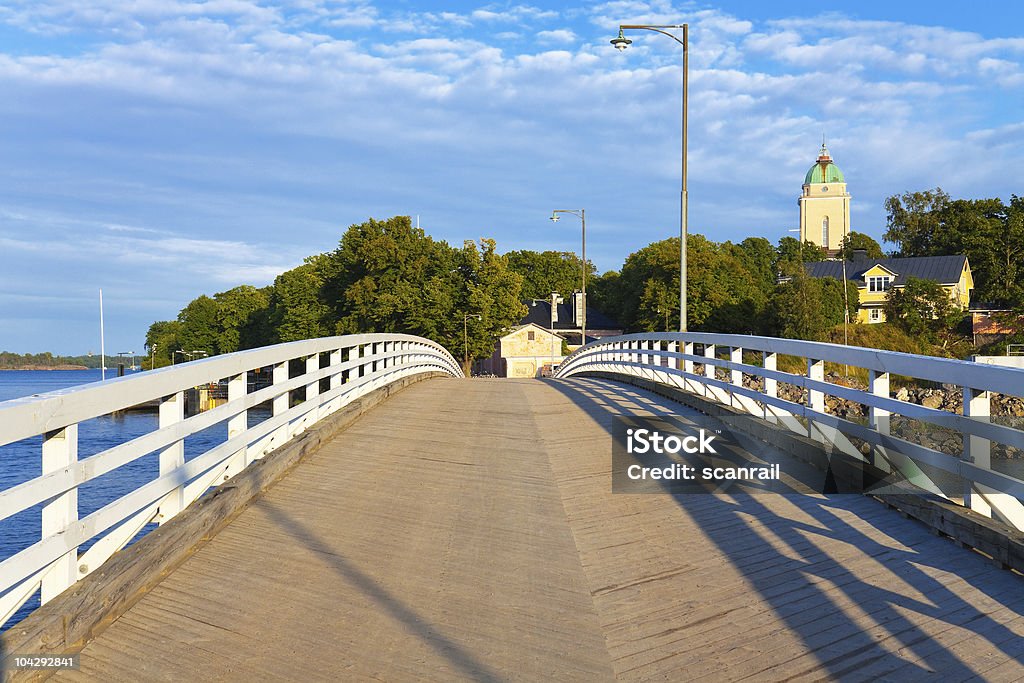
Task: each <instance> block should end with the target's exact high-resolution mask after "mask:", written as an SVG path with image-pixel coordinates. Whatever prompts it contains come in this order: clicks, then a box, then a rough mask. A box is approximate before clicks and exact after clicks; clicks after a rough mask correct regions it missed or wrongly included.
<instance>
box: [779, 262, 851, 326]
mask: <svg viewBox="0 0 1024 683" xmlns="http://www.w3.org/2000/svg"><path fill="white" fill-rule="evenodd" d="M846 289H847V297H848V298H849V304H850V309H849V310H850V320H851V321H853V320H856V318H855V317H854V316H855V314H856V311H857V306H858V303H859V295H858V294H857V286H856V285H855V284H854V283H852V282H847V283H846ZM843 303H844V297H843V283H842V282H840V281H839V280H836V279H833V278H812V277H808V276H807V275H805V274H803V273H798V274H796V275H795V276H793V277H792V278H790V280H789V281H787V282H784V283H782V284H780V285H778V287H776V289H775V293H774V295H773V296H772V299H771V305H770V311H771V314H770V318H771V324H770V325H769V332H770V333H771V334H774V335H776V336H779V337H786V338H789V339H807V340H810V341H825V340H826V339H827V337H828V333H829V331H830V330H831V329H833V328H834V327H835V326H836V325H840V324H842V323H843Z"/></svg>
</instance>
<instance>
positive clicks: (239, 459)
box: [223, 372, 251, 481]
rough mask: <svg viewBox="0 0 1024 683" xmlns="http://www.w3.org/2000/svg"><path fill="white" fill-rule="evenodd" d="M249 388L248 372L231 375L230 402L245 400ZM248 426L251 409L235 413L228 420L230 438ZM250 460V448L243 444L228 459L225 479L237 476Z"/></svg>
mask: <svg viewBox="0 0 1024 683" xmlns="http://www.w3.org/2000/svg"><path fill="white" fill-rule="evenodd" d="M248 390H249V386H248V376H247V373H244V372H243V373H241V374H239V375H235V376H234V377H231V378H230V379H228V403H234V402H236V401H241V400H243V399H244V398H245V395H246V393H247V392H248ZM248 428H249V411H247V410H243V411H242V412H240V413H239V414H238V415H235V416H234V417H233V418H231V419H230V420H228V438H229V439H233V438H235V437H236V436H239V435H241V434H242V433H243V432H245V431H246V430H247V429H248ZM250 462H251V458H250V457H249V449H248V448H246V447H245V446H243V447H242V448H240V449H239V450H238V451H237V452H236V453H235V454H234V455H233V456H231V459H230V460H229V461H228V466H227V468H226V469H225V471H224V474H223V480H224V481H227V480H228V479H230V478H231V477H233V476H235V475H236V474H238V473H239V472H241V471H242V470H244V469H245V468H246V467H247V466H248V465H249V463H250Z"/></svg>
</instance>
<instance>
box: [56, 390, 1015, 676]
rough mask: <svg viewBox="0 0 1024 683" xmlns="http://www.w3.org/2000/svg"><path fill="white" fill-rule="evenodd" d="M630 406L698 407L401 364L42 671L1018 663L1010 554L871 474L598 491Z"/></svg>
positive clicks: (277, 672) (797, 669) (446, 671)
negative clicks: (826, 490) (331, 431)
mask: <svg viewBox="0 0 1024 683" xmlns="http://www.w3.org/2000/svg"><path fill="white" fill-rule="evenodd" d="M625 413H629V414H637V413H641V414H666V413H675V414H681V415H684V416H685V415H687V414H689V413H687V409H686V408H684V407H682V406H680V405H679V404H676V403H673V402H671V401H669V400H668V399H666V398H663V397H660V396H656V395H654V394H651V393H650V392H647V391H644V390H642V389H638V388H635V387H626V386H622V385H615V384H611V383H608V382H603V381H597V380H588V379H574V380H570V381H565V382H542V381H535V380H495V381H480V380H472V381H461V382H457V381H448V382H429V383H424V384H421V385H418V386H417V387H413V388H411V389H409V390H407V391H406V392H403V393H402V394H399V395H398V396H396V397H395V398H394V399H392V400H391V401H389V402H388V403H386V404H384V405H382V406H380V407H379V408H378V409H376V410H374V411H373V412H371V413H368V414H367V415H365V416H364V417H363V418H362V419H360V420H359V421H358V422H356V423H354V424H352V425H351V426H350V427H349V428H348V429H347V430H346V431H345V432H343V433H342V434H341V435H340V436H339V437H338V438H337V439H335V440H334V441H332V442H331V443H330V444H328V445H326V446H325V447H324V448H322V449H321V450H320V452H319V453H317V454H316V455H315V456H313V457H311V458H308V459H306V460H305V461H304V462H303V463H301V464H300V465H298V466H297V467H295V468H294V469H293V470H292V471H291V473H290V474H289V476H287V477H284V478H282V479H280V480H279V481H278V482H277V483H276V484H275V485H274V487H273V488H271V489H269V490H267V491H265V492H264V493H263V495H262V496H261V497H260V498H259V499H257V500H256V501H255V502H254V503H253V504H252V505H250V506H249V507H248V508H246V509H245V510H244V511H243V512H242V513H241V514H240V515H238V516H237V517H236V519H235V520H234V522H232V523H231V524H230V525H228V526H227V527H226V528H224V529H223V530H222V531H221V532H220V533H219V534H218V535H217V536H216V537H214V538H213V539H212V540H211V541H209V542H208V543H206V544H204V545H203V546H202V547H201V548H199V549H198V551H197V552H195V553H194V555H193V556H192V557H190V558H189V559H188V560H187V561H185V562H183V563H182V564H181V565H180V566H179V567H178V569H177V570H176V571H175V572H174V573H173V574H171V575H170V576H169V577H168V578H167V579H166V580H165V581H164V582H163V583H161V584H160V585H159V586H157V587H156V588H155V589H154V590H152V591H151V592H150V593H149V594H148V595H146V596H145V597H143V598H142V600H140V601H139V602H138V603H137V604H136V605H135V607H133V608H132V609H131V610H129V611H128V612H126V613H125V614H124V615H123V616H122V617H121V618H120V619H119V620H118V621H117V622H116V623H114V624H113V626H111V627H110V628H109V629H108V630H107V631H106V632H105V633H103V634H102V635H101V636H100V637H99V638H98V639H96V640H95V641H93V642H92V643H90V644H89V645H88V646H87V647H86V648H85V650H84V651H83V656H84V661H83V670H82V671H81V672H78V673H77V674H72V673H71V672H67V673H64V672H61V673H60V674H59V675H58V678H67V679H73V680H102V679H108V680H109V679H117V678H125V677H126V676H128V675H130V672H131V671H132V668H131V667H132V662H133V661H137V659H138V658H139V657H143V656H144V655H145V653H146V652H153V653H154V657H153V660H154V662H153V664H152V666H151V668H150V669H148V670H147V673H152V674H153V676H154V677H156V676H161V677H166V678H168V679H178V680H180V679H184V678H189V677H190V675H191V676H194V675H195V674H196V672H198V671H203V670H204V669H202V668H201V667H209V669H208V670H209V671H210V672H214V674H215V677H220V678H223V679H224V680H242V679H246V680H251V679H253V678H257V679H259V678H288V677H291V678H296V677H302V678H331V679H348V680H350V679H366V678H379V679H384V680H411V679H416V680H437V681H441V680H445V681H447V680H469V679H473V680H498V679H505V678H522V679H526V680H563V679H564V680H587V681H590V680H609V679H612V678H615V679H618V680H627V681H628V680H652V679H657V680H699V679H701V678H703V679H704V680H709V681H716V680H740V679H744V678H749V679H751V680H765V679H779V678H789V677H795V678H803V677H807V678H813V679H815V680H820V679H823V678H825V679H841V678H850V677H860V675H861V674H862V673H865V674H868V673H871V672H873V673H874V674H877V677H883V678H884V677H887V676H888V677H897V678H899V677H901V676H910V677H913V676H915V675H916V676H922V675H925V672H926V671H927V670H928V668H929V667H931V668H932V669H934V668H935V666H934V665H935V664H936V663H943V664H944V665H946V667H947V669H946V671H947V672H952V673H951V675H953V676H954V677H956V675H960V677H961V678H962V677H965V676H966V675H968V673H978V674H979V675H981V672H989V673H988V674H985V675H986V677H989V676H991V678H992V679H997V680H1013V679H1015V678H1021V677H1024V668H1022V666H1021V663H1020V657H1019V656H1020V654H1021V651H1020V647H1019V643H1020V642H1024V616H1022V614H1024V597H1008V596H1021V595H1022V593H1021V590H1020V589H1021V585H1022V584H1021V581H1022V579H1021V577H1020V576H1018V575H1016V574H1014V573H1012V572H1004V571H999V570H998V569H996V568H994V567H992V566H991V565H990V564H989V563H988V562H987V561H986V559H985V558H983V557H981V556H980V555H978V554H977V553H975V552H972V551H966V550H962V549H959V548H956V547H955V546H953V545H952V544H951V543H950V542H949V541H948V540H946V539H943V538H938V537H935V536H932V535H931V534H929V533H928V531H927V530H926V528H925V527H924V526H923V525H921V524H919V523H917V522H915V521H913V520H908V519H903V518H901V517H900V516H899V515H898V514H897V513H896V512H895V511H892V510H889V509H888V508H886V507H884V506H881V505H878V503H877V502H876V501H874V500H872V499H868V498H865V497H862V496H853V495H843V496H786V495H776V494H772V495H756V496H740V495H722V496H713V495H679V496H669V495H663V494H653V495H620V494H612V493H611V485H610V478H609V457H608V454H609V452H610V450H611V437H610V429H611V424H612V419H613V418H614V416H615V415H619V414H625ZM382 435H386V438H382ZM169 526H171V525H169ZM267 643H273V647H270V648H268V647H267ZM325 651H330V652H332V653H335V654H334V656H333V657H332V658H329V660H328V661H324V660H323V658H320V659H317V655H318V654H319V653H323V652H325ZM311 661H317V662H320V663H321V665H320V666H319V667H312V668H311V667H310V665H309V662H311ZM958 672H959V674H958ZM147 677H148V676H147Z"/></svg>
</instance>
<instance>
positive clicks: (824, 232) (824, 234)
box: [821, 216, 828, 249]
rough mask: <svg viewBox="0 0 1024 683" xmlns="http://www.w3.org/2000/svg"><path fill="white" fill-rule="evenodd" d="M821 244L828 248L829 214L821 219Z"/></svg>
mask: <svg viewBox="0 0 1024 683" xmlns="http://www.w3.org/2000/svg"><path fill="white" fill-rule="evenodd" d="M821 246H823V247H825V248H826V249H828V216H825V217H824V218H822V219H821Z"/></svg>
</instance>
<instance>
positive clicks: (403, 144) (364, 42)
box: [0, 0, 1024, 353]
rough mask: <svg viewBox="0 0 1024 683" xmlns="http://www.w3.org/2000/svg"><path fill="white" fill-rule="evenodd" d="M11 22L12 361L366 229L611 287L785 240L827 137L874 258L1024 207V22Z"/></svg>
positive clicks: (6, 341)
mask: <svg viewBox="0 0 1024 683" xmlns="http://www.w3.org/2000/svg"><path fill="white" fill-rule="evenodd" d="M811 7H813V6H812V5H811V4H809V3H804V2H801V3H797V2H785V1H783V2H772V3H762V2H749V3H748V2H721V3H716V4H710V3H701V2H675V3H672V2H658V1H653V2H642V1H637V2H633V1H630V0H626V1H622V2H608V3H581V4H578V5H572V4H563V3H557V4H556V3H547V2H541V3H529V2H524V3H486V2H480V3H475V2H455V3H451V2H449V3H420V2H417V3H413V2H372V1H371V0H353V1H341V2H338V1H324V0H263V1H259V2H257V1H250V0H209V1H208V2H199V1H194V0H135V1H134V2H123V1H122V0H76V1H75V2H64V1H63V0H24V1H20V0H14V1H11V0H7V2H4V3H3V4H2V5H0V92H2V93H3V96H2V97H0V349H3V350H10V351H18V352H27V351H33V352H34V351H43V350H50V351H54V352H57V353H83V352H86V351H90V350H92V351H98V350H99V340H98V329H97V328H98V323H97V308H98V305H97V291H98V289H99V288H101V287H102V288H103V290H104V300H105V304H106V322H107V349H108V351H114V352H116V351H126V350H134V351H139V352H141V350H142V343H143V337H144V334H145V331H146V328H147V327H148V325H149V323H150V322H152V321H154V320H163V319H170V318H173V317H174V316H175V315H176V314H177V312H178V310H179V309H181V308H182V307H183V306H184V305H185V304H186V303H187V302H188V301H190V300H191V299H192V298H194V297H195V296H197V295H199V294H201V293H213V292H218V291H223V290H226V289H229V288H231V287H234V286H236V285H239V284H243V283H249V284H254V285H264V284H268V283H269V282H271V281H272V280H273V277H274V275H276V274H277V273H279V272H281V271H283V270H285V269H287V268H290V267H293V266H295V265H297V264H298V263H300V262H301V260H302V258H303V257H304V256H306V255H309V254H313V253H318V252H323V251H328V250H331V249H332V248H334V247H335V246H336V244H337V241H338V239H339V237H340V236H341V234H342V232H343V231H344V229H345V228H346V227H347V226H349V225H351V224H353V223H358V222H361V221H363V220H365V219H366V218H367V217H370V216H372V217H376V218H386V217H389V216H392V215H396V214H407V215H413V216H417V215H418V216H419V219H420V222H421V224H422V226H423V227H424V228H425V229H426V230H427V231H428V232H429V233H430V234H431V235H433V236H435V237H438V238H441V239H445V240H448V241H449V242H450V243H452V244H455V245H459V244H461V242H462V240H464V239H474V238H479V237H482V236H487V237H494V238H496V239H497V240H498V243H499V249H501V250H502V251H508V250H512V249H538V250H541V249H558V250H572V249H577V248H578V239H579V233H578V229H577V227H576V226H575V225H574V224H573V222H572V221H561V222H559V223H557V224H552V223H551V222H550V221H548V220H547V216H548V215H550V211H551V210H552V209H555V208H563V209H564V208H580V207H584V208H586V209H587V217H588V244H587V247H588V248H587V251H588V256H590V257H591V258H592V259H593V260H594V261H595V262H596V264H597V266H598V268H599V269H600V270H602V271H603V270H607V269H613V268H618V267H619V266H620V265H621V263H622V260H623V259H624V258H625V256H627V255H628V254H629V253H631V252H633V251H635V250H636V249H638V248H640V247H642V246H644V245H646V244H648V243H650V242H652V241H654V240H658V239H662V238H664V237H668V236H671V235H673V234H676V233H677V230H678V225H677V221H678V217H677V216H678V213H677V212H678V191H679V83H680V68H679V56H680V55H679V49H678V46H676V44H675V43H673V42H672V41H670V40H669V39H667V38H664V37H662V36H658V35H656V34H652V33H637V34H634V35H632V36H631V37H632V38H633V39H634V44H633V47H632V48H631V49H630V50H628V51H626V52H625V53H621V54H620V53H618V52H617V51H615V50H614V49H612V48H611V46H610V45H609V44H608V40H609V39H610V38H611V37H613V36H614V34H615V32H616V27H617V25H618V24H619V23H666V24H675V23H682V22H688V23H689V24H690V27H691V34H690V36H691V46H690V128H689V130H690V162H689V173H690V226H691V230H693V231H694V232H699V233H703V234H705V235H707V236H708V237H710V238H712V239H715V240H724V239H731V240H735V241H738V240H741V239H743V238H744V237H747V236H749V235H760V236H764V237H768V238H769V239H771V240H772V241H773V242H774V241H777V240H778V238H779V237H781V236H783V235H785V234H786V230H787V229H788V228H792V227H794V226H795V225H796V220H797V204H796V197H797V195H798V194H799V191H800V183H801V182H802V179H803V175H804V172H805V171H806V169H807V168H808V167H809V166H810V164H811V163H812V162H813V160H814V157H815V155H816V152H817V149H818V145H819V144H820V141H821V136H822V134H823V133H824V134H826V135H827V136H828V141H829V147H830V149H831V151H832V154H833V157H834V158H835V160H836V162H837V164H838V165H839V166H840V168H842V170H843V171H844V173H845V174H846V178H847V181H848V189H849V191H850V193H851V194H852V195H853V227H854V229H855V230H860V231H862V232H866V233H868V234H871V235H873V236H875V237H876V238H878V237H880V235H881V233H882V231H883V230H884V225H885V214H884V211H883V208H882V203H883V201H884V199H885V197H886V196H888V195H890V194H894V193H899V192H903V191H906V190H915V189H925V188H930V187H934V186H936V185H938V186H941V187H943V188H944V189H945V190H946V191H948V192H949V193H950V194H952V195H953V196H962V197H982V196H984V197H989V196H999V197H1002V198H1003V199H1008V198H1009V196H1010V194H1011V193H1021V192H1022V190H1024V187H1022V185H1021V183H1020V182H1019V180H1018V179H1019V172H1018V170H1017V169H1018V168H1019V165H1020V159H1021V158H1024V106H1022V105H1024V102H1022V99H1024V98H1022V95H1021V93H1022V92H1024V37H1021V35H1020V33H1019V32H1018V29H1019V27H1020V26H1021V25H1022V21H1021V19H1022V18H1024V11H1022V10H1021V9H1019V8H1018V6H1017V5H1016V4H1015V3H1002V4H997V3H972V4H963V3H927V4H926V3H913V2H910V3H892V2H888V3H880V2H876V3H871V2H859V3H855V4H849V5H843V4H836V3H828V4H821V5H820V6H819V7H820V9H818V10H814V9H811V10H810V11H809V8H811Z"/></svg>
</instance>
